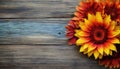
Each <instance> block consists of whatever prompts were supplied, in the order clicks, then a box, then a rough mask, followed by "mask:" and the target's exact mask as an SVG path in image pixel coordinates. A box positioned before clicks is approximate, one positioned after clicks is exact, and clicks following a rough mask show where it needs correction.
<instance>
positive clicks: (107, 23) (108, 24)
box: [104, 15, 111, 28]
mask: <svg viewBox="0 0 120 69" xmlns="http://www.w3.org/2000/svg"><path fill="white" fill-rule="evenodd" d="M104 20H105V22H104V23H105V25H106V27H107V28H108V27H109V26H110V22H111V18H110V15H109V16H107V17H106V18H105V19H104Z"/></svg>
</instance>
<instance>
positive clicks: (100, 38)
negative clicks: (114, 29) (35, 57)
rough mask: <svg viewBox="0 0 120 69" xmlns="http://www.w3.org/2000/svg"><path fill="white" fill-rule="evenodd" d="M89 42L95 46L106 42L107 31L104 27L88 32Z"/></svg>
mask: <svg viewBox="0 0 120 69" xmlns="http://www.w3.org/2000/svg"><path fill="white" fill-rule="evenodd" d="M90 34H91V35H90V38H91V41H92V42H94V43H95V44H103V43H104V42H106V40H107V30H106V29H105V28H104V27H97V28H94V29H92V30H91V32H90Z"/></svg>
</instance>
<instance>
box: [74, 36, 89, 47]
mask: <svg viewBox="0 0 120 69" xmlns="http://www.w3.org/2000/svg"><path fill="white" fill-rule="evenodd" d="M89 41H90V40H89V39H88V38H84V37H81V38H79V39H78V40H77V41H76V45H78V46H79V45H82V44H84V43H86V42H89Z"/></svg>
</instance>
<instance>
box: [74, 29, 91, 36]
mask: <svg viewBox="0 0 120 69" xmlns="http://www.w3.org/2000/svg"><path fill="white" fill-rule="evenodd" d="M75 32H76V34H75V36H76V37H82V36H83V37H84V36H89V34H87V33H86V32H84V31H82V30H75Z"/></svg>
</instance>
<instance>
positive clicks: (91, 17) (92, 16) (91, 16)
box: [88, 13, 95, 21]
mask: <svg viewBox="0 0 120 69" xmlns="http://www.w3.org/2000/svg"><path fill="white" fill-rule="evenodd" d="M88 20H89V21H93V20H95V16H94V15H92V14H90V13H88Z"/></svg>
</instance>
